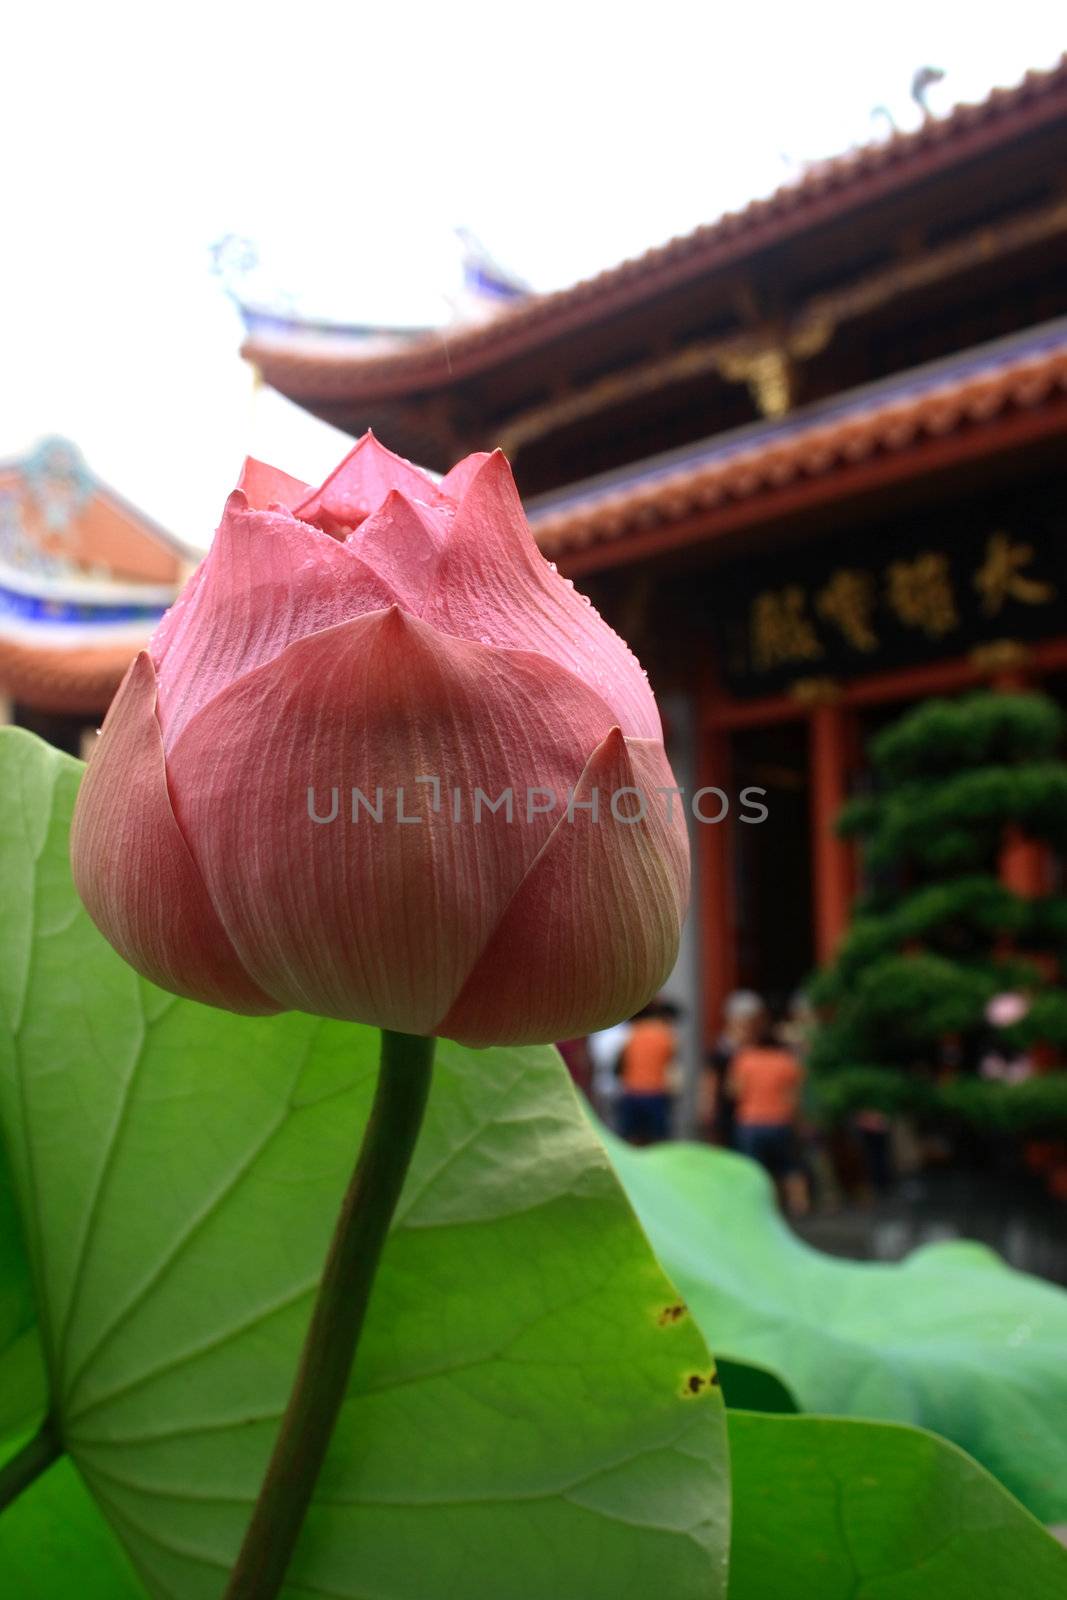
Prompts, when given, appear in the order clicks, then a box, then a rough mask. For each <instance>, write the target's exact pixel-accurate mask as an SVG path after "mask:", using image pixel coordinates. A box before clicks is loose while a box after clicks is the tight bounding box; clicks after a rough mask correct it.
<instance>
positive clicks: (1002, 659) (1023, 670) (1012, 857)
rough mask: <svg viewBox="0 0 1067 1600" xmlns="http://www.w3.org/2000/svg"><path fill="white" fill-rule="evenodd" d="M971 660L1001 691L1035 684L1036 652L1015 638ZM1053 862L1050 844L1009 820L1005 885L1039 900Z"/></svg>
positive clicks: (1021, 689) (1003, 854) (1003, 852)
mask: <svg viewBox="0 0 1067 1600" xmlns="http://www.w3.org/2000/svg"><path fill="white" fill-rule="evenodd" d="M971 659H972V661H973V662H974V664H975V665H976V666H977V667H978V668H979V669H980V670H981V669H983V668H984V669H985V670H986V671H987V672H988V673H989V686H990V688H991V689H995V690H997V691H998V693H1000V694H1023V693H1025V691H1026V690H1027V689H1031V688H1033V687H1034V684H1033V671H1032V667H1033V656H1032V652H1031V651H1030V650H1029V649H1028V648H1027V647H1026V645H1024V644H1019V643H1017V642H1016V641H1015V640H1014V639H1001V640H1000V641H999V642H998V643H996V644H992V645H986V646H984V647H980V648H979V649H978V650H976V651H975V652H974V654H973V655H972V658H971ZM1050 865H1051V863H1050V860H1049V851H1048V847H1047V846H1046V845H1044V844H1042V843H1040V842H1039V841H1038V840H1037V839H1031V838H1028V837H1027V835H1026V834H1025V833H1024V832H1023V830H1022V829H1021V828H1019V827H1017V826H1016V825H1015V824H1014V823H1009V824H1008V826H1007V827H1006V828H1005V829H1004V842H1003V844H1002V846H1001V851H1000V862H999V876H1000V881H1001V883H1002V884H1003V885H1004V887H1005V888H1006V889H1011V890H1012V891H1013V892H1014V893H1015V894H1018V895H1022V896H1023V897H1024V898H1025V899H1027V900H1036V899H1037V898H1038V897H1039V896H1040V895H1043V894H1044V893H1045V892H1046V890H1047V889H1048V886H1049V872H1050Z"/></svg>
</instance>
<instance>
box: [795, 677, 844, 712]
mask: <svg viewBox="0 0 1067 1600" xmlns="http://www.w3.org/2000/svg"><path fill="white" fill-rule="evenodd" d="M789 693H790V695H791V696H792V698H793V699H794V700H796V701H797V703H798V704H799V705H802V706H807V707H808V709H809V710H811V711H814V710H815V709H816V707H818V706H836V705H837V703H838V701H839V700H840V699H841V685H840V684H839V683H838V681H837V679H836V678H795V679H794V680H793V682H792V683H791V684H790V685H789Z"/></svg>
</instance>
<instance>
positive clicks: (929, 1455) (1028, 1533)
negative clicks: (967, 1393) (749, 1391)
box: [729, 1411, 1067, 1600]
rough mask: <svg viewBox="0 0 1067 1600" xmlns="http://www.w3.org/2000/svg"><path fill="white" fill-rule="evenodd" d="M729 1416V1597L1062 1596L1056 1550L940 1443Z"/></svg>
mask: <svg viewBox="0 0 1067 1600" xmlns="http://www.w3.org/2000/svg"><path fill="white" fill-rule="evenodd" d="M729 1416H730V1455H731V1460H732V1463H733V1471H734V1525H733V1550H732V1559H731V1565H730V1600H772V1597H775V1600H777V1597H778V1596H793V1595H795V1596H797V1597H798V1600H799V1597H803V1600H808V1597H809V1596H811V1597H812V1600H814V1597H816V1596H817V1597H818V1600H861V1597H862V1600H1008V1597H1010V1596H1014V1595H1018V1596H1020V1597H1022V1596H1025V1597H1026V1600H1060V1597H1061V1596H1062V1595H1064V1594H1067V1551H1065V1550H1064V1549H1063V1548H1062V1547H1061V1546H1060V1545H1058V1544H1057V1543H1056V1541H1055V1540H1054V1539H1053V1538H1052V1537H1051V1535H1050V1534H1048V1533H1047V1532H1046V1531H1045V1529H1044V1528H1043V1527H1042V1526H1041V1525H1040V1523H1038V1522H1037V1521H1036V1520H1035V1518H1034V1517H1032V1516H1031V1514H1030V1513H1029V1512H1028V1511H1026V1510H1025V1509H1024V1507H1023V1506H1021V1505H1020V1504H1019V1502H1018V1501H1017V1500H1015V1499H1013V1498H1012V1496H1011V1495H1010V1494H1008V1493H1007V1492H1006V1490H1005V1489H1003V1488H1002V1487H1001V1485H1000V1484H999V1483H998V1482H997V1481H996V1479H995V1478H993V1477H991V1476H990V1474H989V1473H988V1472H986V1471H985V1470H984V1468H982V1467H980V1466H978V1465H977V1463H976V1462H974V1461H972V1460H971V1458H970V1457H969V1456H966V1455H964V1453H963V1452H962V1450H959V1449H957V1448H956V1446H955V1445H952V1444H948V1443H947V1442H946V1441H945V1440H944V1439H939V1438H937V1437H936V1436H935V1435H934V1434H931V1433H926V1432H923V1431H921V1430H920V1429H918V1428H910V1427H902V1426H900V1425H899V1424H897V1423H885V1422H858V1421H851V1420H845V1421H842V1420H839V1419H835V1418H831V1417H771V1416H757V1415H752V1414H749V1413H746V1412H743V1411H731V1412H730V1414H729Z"/></svg>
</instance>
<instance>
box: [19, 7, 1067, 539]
mask: <svg viewBox="0 0 1067 1600" xmlns="http://www.w3.org/2000/svg"><path fill="white" fill-rule="evenodd" d="M3 44H4V57H5V63H4V74H3V80H4V81H3V89H2V92H0V149H2V150H3V152H4V183H3V204H4V223H5V226H4V234H5V239H4V245H3V250H2V252H0V458H2V457H8V456H11V455H13V454H15V453H18V452H20V451H22V450H23V449H25V448H26V447H27V446H28V445H30V444H31V443H32V442H33V441H34V440H35V439H36V438H37V437H39V436H40V435H41V434H44V433H65V434H67V435H69V436H70V437H71V438H73V439H74V440H75V441H76V442H77V443H78V444H79V445H80V446H81V448H82V449H83V451H84V452H85V454H86V456H87V457H88V459H89V462H90V465H91V466H92V467H93V468H94V469H95V470H96V471H97V472H98V473H99V474H100V475H101V476H102V477H104V478H106V479H107V480H108V481H110V482H111V483H112V484H113V485H114V486H115V487H116V488H118V489H120V490H121V491H122V492H123V493H125V494H126V495H127V496H128V497H129V498H130V499H132V500H133V501H135V502H136V503H138V504H139V505H141V506H142V507H143V508H144V509H145V510H146V511H148V512H150V513H151V514H152V515H154V516H156V517H157V518H158V519H160V520H161V521H163V522H164V523H166V524H167V525H169V526H170V527H172V528H173V529H174V531H175V532H176V533H179V534H180V535H181V536H182V537H184V538H185V539H187V540H189V541H190V542H194V543H197V544H204V543H206V542H207V540H208V539H209V538H210V534H211V531H212V529H213V527H214V523H215V521H216V520H217V515H218V512H219V510H220V508H221V503H222V500H223V498H224V495H225V493H226V490H227V489H228V488H229V486H230V484H231V483H232V481H233V478H234V476H235V473H236V470H237V468H238V466H239V463H240V459H241V457H242V456H243V454H244V453H245V452H246V451H248V450H255V451H257V453H260V454H263V455H267V456H268V457H273V458H274V459H276V461H277V464H278V465H280V466H284V467H286V468H287V469H288V470H290V471H293V472H296V473H297V474H299V475H302V476H305V477H316V476H321V475H322V474H323V473H324V472H325V470H326V469H327V468H328V466H329V465H330V464H331V463H332V461H333V460H334V459H335V458H336V455H337V453H338V450H337V441H336V439H335V438H334V437H331V435H330V430H328V429H326V428H324V427H322V426H321V425H320V424H315V423H312V422H311V421H310V420H308V419H306V418H305V417H304V416H303V415H302V414H301V413H299V412H297V411H295V409H294V408H291V407H288V406H286V405H285V404H283V403H282V402H281V401H277V400H271V399H270V398H267V399H265V400H264V399H262V398H261V399H260V400H258V401H256V402H255V403H253V397H252V389H251V383H250V379H249V374H248V370H247V368H246V367H245V366H244V365H243V363H242V362H241V361H240V360H239V359H238V356H237V348H238V344H239V342H240V327H239V324H238V321H237V318H236V315H235V313H234V311H233V310H232V308H231V306H230V305H229V303H228V301H227V300H226V298H225V296H224V295H223V293H222V290H221V288H220V285H219V282H218V280H217V279H216V278H214V277H212V276H211V274H210V271H209V246H210V245H211V243H212V241H213V240H216V239H218V238H219V237H220V236H222V235H224V234H227V233H234V234H240V235H245V236H248V237H250V238H252V239H254V240H255V241H256V242H257V244H258V247H259V250H260V255H261V260H262V264H263V272H264V275H265V276H267V277H269V278H271V279H272V280H273V281H275V282H277V283H278V284H279V286H280V287H282V288H284V289H286V290H288V291H289V292H291V293H292V294H293V295H294V296H295V297H297V299H298V300H299V301H300V303H301V304H302V305H303V306H304V307H306V308H307V309H308V310H309V311H310V310H315V309H318V310H319V311H321V312H322V313H324V314H332V315H335V316H338V317H342V318H348V319H351V320H353V321H356V320H361V319H364V318H369V317H374V316H376V315H380V316H385V317H388V316H396V317H399V318H401V319H403V318H404V317H409V318H411V319H412V320H418V319H419V318H420V317H422V316H424V315H426V313H427V311H428V310H429V312H430V314H432V313H433V311H434V309H435V307H436V305H437V303H438V297H439V295H440V292H441V291H442V289H444V288H445V287H447V284H448V280H449V276H450V273H451V271H452V269H453V267H454V259H453V256H452V253H451V250H452V247H451V244H450V237H449V230H450V229H451V227H452V226H453V225H454V224H456V223H464V224H467V225H468V226H470V227H472V228H474V229H475V231H476V232H477V233H479V234H480V235H481V237H482V238H483V239H484V241H485V242H486V243H487V245H488V246H489V247H490V248H491V249H492V250H493V251H494V253H495V254H496V255H497V256H498V257H499V258H500V259H501V260H502V261H504V262H505V263H506V264H508V265H510V266H512V267H513V268H514V269H515V270H517V271H519V272H521V273H523V274H524V275H525V276H526V277H527V278H528V279H529V280H530V281H531V282H532V283H533V284H534V286H535V287H537V288H553V287H556V286H558V285H561V284H565V283H568V282H570V281H573V280H574V279H575V278H578V277H581V276H584V275H586V274H588V273H590V272H594V271H596V270H597V269H598V268H600V267H602V266H606V265H608V264H610V263H612V262H614V261H617V260H619V259H621V258H622V257H624V256H627V255H631V254H633V253H635V252H637V251H640V250H642V249H644V248H645V247H647V246H648V245H650V244H654V243H657V242H659V241H661V240H663V239H665V238H667V237H669V236H670V235H671V234H673V233H678V232H681V231H685V230H687V229H689V228H691V227H694V226H695V225H696V224H698V223H700V222H703V221H707V220H710V219H711V218H713V217H715V216H717V215H718V214H719V213H720V212H722V211H723V210H726V209H729V208H730V207H732V206H736V205H740V204H742V203H743V202H744V201H745V200H746V199H747V198H749V197H751V196H752V195H755V194H759V193H765V192H766V191H768V190H769V189H771V188H774V187H775V186H776V185H777V184H778V183H779V182H780V181H782V179H783V178H785V177H787V176H788V175H789V172H790V170H791V166H790V164H791V163H792V164H793V166H792V170H795V169H796V164H798V163H800V162H803V161H806V160H812V159H817V158H818V157H821V156H826V155H829V154H832V153H834V152H836V151H838V150H841V149H843V148H846V147H847V146H848V145H850V144H854V143H858V142H863V141H865V140H866V139H868V138H869V137H871V135H872V132H873V131H874V129H875V125H874V124H873V123H872V121H871V111H872V108H873V107H875V106H877V105H879V104H882V105H885V106H888V107H889V109H890V110H891V111H892V113H893V114H894V116H895V117H896V119H897V121H898V122H899V123H900V124H901V125H902V126H910V125H912V124H913V123H914V121H915V118H916V113H915V111H914V108H913V107H912V106H911V103H910V100H909V96H908V88H909V84H910V81H911V76H912V73H913V72H914V70H915V68H916V67H918V66H921V65H924V64H932V65H935V66H939V67H941V68H943V69H944V71H945V72H946V74H947V76H946V79H945V81H944V83H943V84H942V85H941V86H939V88H938V89H936V90H935V91H933V93H932V95H931V103H932V104H933V105H935V106H937V107H938V108H945V107H947V106H948V105H949V104H951V103H952V102H953V101H955V100H961V99H975V98H979V97H981V96H982V95H984V94H985V93H986V92H987V91H988V89H989V88H990V87H991V86H992V85H994V84H996V83H1003V84H1011V83H1013V82H1015V81H1017V79H1018V78H1019V77H1021V75H1022V73H1023V72H1024V71H1025V70H1026V68H1027V67H1030V66H1034V67H1040V66H1048V65H1051V64H1052V63H1053V62H1054V61H1055V60H1056V58H1057V57H1058V56H1059V54H1060V52H1061V50H1063V49H1065V48H1067V12H1065V8H1064V6H1063V4H1062V0H1011V3H1010V4H1007V5H1004V4H999V5H983V4H982V3H981V0H977V3H976V0H894V3H893V4H879V5H874V4H870V3H868V4H857V3H856V0H809V3H807V4H805V3H803V0H788V3H785V4H779V3H766V0H765V3H762V4H760V3H754V0H734V3H732V4H729V5H726V4H719V3H683V0H655V3H654V4H649V3H648V0H642V3H641V4H637V5H628V4H626V3H623V0H618V3H615V4H603V5H602V4H583V3H582V0H567V3H558V0H540V3H537V0H533V3H531V0H526V3H524V4H521V5H518V4H508V3H507V0H498V3H496V4H489V3H485V4H483V3H481V0H455V3H453V4H447V3H441V4H428V5H412V4H404V3H398V0H381V3H379V4H378V5H375V6H370V5H365V4H362V3H360V0H349V3H347V4H346V3H345V0H332V3H330V4H320V3H319V0H299V3H298V4H293V3H286V4H278V3H275V0H260V3H258V4H248V5H245V4H227V3H226V0H214V3H212V4H211V5H209V6H205V7H201V6H199V5H198V4H196V3H193V4H190V3H188V0H185V3H183V4H181V5H173V4H172V5H166V6H162V5H158V6H156V5H146V4H145V3H144V0H137V3H136V4H127V3H120V0H88V3H86V0H80V3H78V4H64V5H56V4H49V3H48V0H16V3H15V6H14V7H12V8H9V10H8V12H7V16H6V20H5V22H4V26H3ZM386 442H388V441H386Z"/></svg>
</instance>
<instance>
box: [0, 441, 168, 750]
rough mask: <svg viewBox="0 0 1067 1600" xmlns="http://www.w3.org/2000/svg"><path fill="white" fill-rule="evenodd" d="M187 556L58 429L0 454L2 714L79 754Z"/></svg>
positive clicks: (161, 608) (165, 601)
mask: <svg viewBox="0 0 1067 1600" xmlns="http://www.w3.org/2000/svg"><path fill="white" fill-rule="evenodd" d="M190 561H191V555H190V553H189V552H188V551H186V550H185V549H184V548H183V547H182V546H180V545H179V544H178V543H177V541H176V540H174V539H172V538H171V536H170V535H169V534H167V533H165V532H164V531H163V529H162V528H160V527H157V525H156V524H155V523H154V522H152V521H150V520H149V518H147V517H145V516H144V515H143V514H142V513H141V512H139V511H136V510H135V509H134V508H133V506H131V505H129V504H128V503H127V502H126V501H125V500H123V499H122V498H121V497H120V496H119V495H117V494H116V493H115V492H114V491H113V490H111V489H109V488H107V487H106V485H104V484H102V483H100V482H99V481H98V480H97V479H96V478H94V477H93V476H92V474H91V473H90V472H89V470H88V468H87V467H86V465H85V462H84V461H83V460H82V458H81V455H80V454H79V452H78V451H77V450H76V449H75V447H74V446H73V445H72V444H69V443H68V442H67V441H66V440H63V439H48V440H45V441H44V442H43V443H41V444H40V445H38V447H37V448H36V449H35V450H34V451H33V452H32V453H31V454H30V455H28V456H27V457H25V458H24V459H23V460H20V461H12V462H7V463H5V464H0V721H5V722H15V723H17V724H19V726H21V727H25V728H29V729H30V730H31V731H32V732H34V733H37V734H39V735H40V736H41V737H42V738H44V739H48V740H49V741H50V742H51V743H52V744H55V745H57V746H59V747H60V748H61V749H64V750H67V751H69V752H70V753H71V754H72V755H78V754H80V753H81V751H82V749H83V747H84V743H85V739H86V736H91V735H92V733H93V732H94V730H95V729H96V728H98V727H99V725H100V722H101V721H102V719H103V715H104V712H105V711H106V710H107V707H108V704H109V702H110V700H111V697H112V695H113V694H114V693H115V690H116V689H117V688H118V686H119V683H120V682H121V681H122V677H123V675H124V673H125V671H126V668H127V667H128V666H129V664H130V662H131V660H132V659H133V657H134V655H135V654H136V653H137V651H138V650H139V649H141V648H142V647H143V646H144V645H145V643H146V642H147V640H148V636H149V634H150V633H151V631H152V629H153V628H154V627H155V624H156V622H157V621H158V620H159V618H160V617H161V616H162V614H163V612H164V611H165V610H166V608H167V607H168V606H169V605H170V604H171V602H172V601H173V599H174V597H175V595H176V593H177V591H178V589H179V587H180V585H181V583H182V581H183V578H184V576H185V575H186V574H187V572H188V570H189V566H190Z"/></svg>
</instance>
